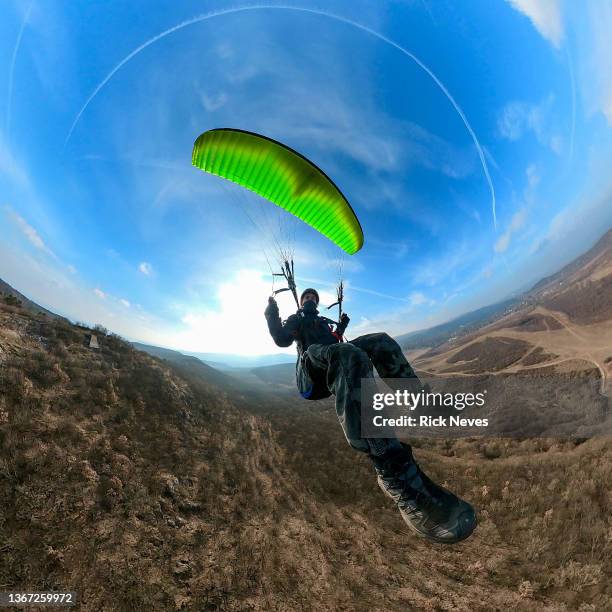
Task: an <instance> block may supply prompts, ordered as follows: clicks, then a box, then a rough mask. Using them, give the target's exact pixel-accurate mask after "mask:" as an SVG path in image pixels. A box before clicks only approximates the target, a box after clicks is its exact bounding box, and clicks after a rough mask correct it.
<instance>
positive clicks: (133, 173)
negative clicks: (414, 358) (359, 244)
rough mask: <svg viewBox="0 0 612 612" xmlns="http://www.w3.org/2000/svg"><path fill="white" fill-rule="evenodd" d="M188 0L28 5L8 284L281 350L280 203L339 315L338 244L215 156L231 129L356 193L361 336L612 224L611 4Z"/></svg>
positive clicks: (197, 338) (394, 326) (10, 57)
mask: <svg viewBox="0 0 612 612" xmlns="http://www.w3.org/2000/svg"><path fill="white" fill-rule="evenodd" d="M176 4H177V3H171V2H159V1H157V2H146V3H145V2H118V1H114V2H104V3H86V2H78V3H77V2H74V3H67V2H61V1H59V0H54V1H51V0H33V1H32V2H29V1H27V0H26V1H23V2H16V3H12V4H11V3H10V2H5V4H4V10H3V19H2V22H1V23H0V75H2V76H1V77H0V82H3V83H4V86H3V88H2V93H1V94H0V117H1V118H2V123H1V127H0V197H1V199H0V227H1V228H2V232H1V233H0V277H2V278H3V279H5V280H6V281H7V282H9V283H11V284H12V285H13V286H14V287H15V288H17V289H19V290H20V291H22V292H23V293H25V294H26V295H28V296H29V297H31V298H32V299H34V300H36V301H38V302H39V303H41V304H42V305H44V306H47V307H49V308H51V309H53V310H54V311H57V312H59V313H61V314H64V315H66V316H68V317H70V318H71V319H73V320H81V321H87V322H90V323H101V324H103V325H105V326H107V327H108V328H109V329H112V330H113V331H116V332H118V333H120V334H121V335H123V336H125V337H127V338H130V339H136V340H141V341H145V342H150V343H155V344H160V345H163V346H168V347H173V348H178V349H183V350H189V351H210V352H228V353H244V354H257V353H271V352H274V351H275V350H276V347H275V346H274V344H273V343H272V341H271V340H270V339H269V337H268V336H267V331H266V328H265V322H264V320H263V317H262V311H263V308H264V307H265V302H266V297H267V295H269V293H270V290H271V279H270V270H269V267H268V263H267V261H266V257H265V255H268V256H269V257H271V256H273V255H274V253H273V249H271V241H270V239H269V236H268V235H267V234H266V232H264V231H263V229H265V228H263V227H262V222H261V219H262V217H261V215H264V214H265V213H269V214H270V215H272V216H275V215H276V216H277V217H278V220H279V221H280V222H282V223H286V224H287V226H288V227H289V229H290V230H291V231H295V243H294V245H295V263H296V272H297V277H298V284H299V286H300V287H301V288H304V287H306V286H309V285H315V286H316V287H317V288H319V289H321V292H322V296H323V302H327V303H331V301H333V293H334V283H335V281H336V278H337V266H336V263H335V262H336V260H337V258H338V254H339V252H334V249H333V247H332V246H330V245H329V243H327V242H326V241H325V239H323V238H322V237H320V236H319V235H318V234H316V232H314V231H313V230H311V229H310V228H308V227H306V226H303V225H300V224H299V223H293V222H291V221H289V220H287V219H286V217H287V215H284V213H283V215H284V217H283V216H281V215H280V214H279V213H278V212H277V211H276V210H274V211H272V210H271V207H272V205H267V203H262V202H260V201H258V200H257V198H256V197H255V196H252V195H246V194H244V193H242V192H241V191H240V189H238V188H234V187H232V186H230V185H228V184H225V183H224V182H223V181H222V180H221V179H218V178H216V177H212V176H209V175H205V174H203V173H202V172H201V171H199V170H197V169H195V168H193V167H192V166H191V148H192V144H193V141H194V140H195V138H196V137H197V136H198V135H199V134H200V133H202V132H204V131H205V130H207V129H211V128H214V127H236V128H242V129H247V130H250V131H255V132H259V133H263V134H265V135H267V136H270V137H272V138H275V139H277V140H280V141H282V142H284V143H286V144H288V145H289V146H291V147H293V148H295V149H297V150H298V151H300V152H301V153H303V154H304V155H305V156H307V157H308V158H309V159H311V160H312V161H313V162H315V163H316V164H317V165H318V166H320V167H321V168H322V169H323V170H324V171H325V172H326V173H327V174H328V175H329V176H330V177H332V178H333V180H334V182H335V183H336V184H337V185H338V186H339V187H340V188H341V190H342V191H343V192H344V194H345V195H346V196H347V198H348V199H349V201H350V202H351V204H352V206H353V208H354V209H355V211H356V212H357V215H358V217H359V219H360V221H361V223H362V226H363V228H364V234H365V245H364V248H363V249H362V251H360V252H359V253H358V254H357V255H355V256H353V257H346V258H345V259H344V278H345V283H346V286H347V290H346V303H345V309H346V310H347V311H348V312H349V314H350V315H351V318H352V321H351V326H350V328H349V333H348V336H349V337H351V336H355V335H357V334H359V333H367V332H371V331H377V330H386V331H389V332H390V333H393V334H399V333H403V332H407V331H411V330H414V329H419V328H423V327H429V326H431V325H434V324H437V323H440V322H443V321H445V320H448V319H449V318H452V317H453V316H456V315H459V314H461V313H463V312H465V311H467V310H471V309H473V308H477V307H480V306H483V305H486V304H490V303H492V302H494V301H497V300H500V299H503V298H506V297H508V296H509V295H511V294H512V293H514V292H517V291H519V290H521V289H525V288H526V287H528V286H529V285H530V284H532V283H533V282H536V281H537V280H539V279H540V278H541V277H542V276H543V275H546V274H549V273H550V272H552V271H554V270H555V269H557V268H559V267H560V266H561V265H563V264H564V263H567V262H568V261H569V260H571V259H572V258H574V257H575V256H576V255H578V254H579V253H581V252H582V251H584V250H586V249H587V248H589V247H590V246H591V244H592V243H593V242H594V241H595V240H596V239H597V238H599V236H601V235H602V234H603V233H604V232H605V231H606V230H607V229H609V228H610V226H611V225H612V206H611V200H612V176H611V175H610V172H609V168H610V161H611V154H612V139H611V138H610V136H611V135H612V39H610V36H609V32H610V31H611V29H612V5H608V4H606V3H601V2H595V1H592V2H586V3H575V2H569V1H567V2H562V1H561V0H558V1H557V0H540V1H536V0H511V1H504V0H499V1H497V0H490V1H489V0H486V1H485V0H482V1H478V2H476V1H470V2H463V3H458V2H442V1H439V2H430V1H428V0H418V1H417V0H415V1H399V0H397V1H393V2H325V3H321V4H317V3H312V2H307V3H301V4H300V3H295V4H293V3H291V4H287V5H282V6H281V5H278V4H277V5H275V4H274V3H270V4H266V5H265V6H264V4H263V3H262V4H257V5H255V4H250V5H249V4H244V5H239V4H234V3H231V4H230V3H224V2H215V3H206V2H201V1H197V2H196V1H194V2H182V3H180V6H179V7H177V6H176ZM268 206H269V207H270V208H268ZM262 207H264V208H262ZM258 215H259V216H258ZM249 217H251V218H252V219H253V220H255V223H253V222H252V221H251V219H250V218H249ZM279 302H280V305H281V309H282V310H283V312H284V314H286V315H288V314H290V312H291V309H292V303H291V300H290V298H289V297H287V294H282V295H281V296H279Z"/></svg>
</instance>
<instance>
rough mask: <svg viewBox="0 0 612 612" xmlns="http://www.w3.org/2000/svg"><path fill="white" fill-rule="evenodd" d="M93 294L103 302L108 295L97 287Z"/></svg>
mask: <svg viewBox="0 0 612 612" xmlns="http://www.w3.org/2000/svg"><path fill="white" fill-rule="evenodd" d="M93 292H94V293H95V294H96V295H97V296H98V297H99V298H100V299H101V300H103V299H104V298H105V297H106V293H104V291H102V290H101V289H98V288H97V287H96V288H95V289H94V290H93Z"/></svg>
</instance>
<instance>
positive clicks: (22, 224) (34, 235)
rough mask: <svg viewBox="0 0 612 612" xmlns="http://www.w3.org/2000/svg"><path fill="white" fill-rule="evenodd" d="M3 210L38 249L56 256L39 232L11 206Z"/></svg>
mask: <svg viewBox="0 0 612 612" xmlns="http://www.w3.org/2000/svg"><path fill="white" fill-rule="evenodd" d="M5 211H6V213H7V214H8V216H9V217H10V219H11V220H12V221H13V223H14V224H15V225H16V226H17V227H18V228H19V230H20V231H21V233H22V234H23V235H24V236H25V237H26V238H27V239H28V241H29V242H30V244H32V245H34V246H35V247H36V248H37V249H39V250H40V251H43V252H44V253H46V254H47V255H49V256H51V257H53V258H54V259H56V258H57V256H56V255H55V253H54V252H53V251H52V250H51V249H50V248H49V247H48V246H47V245H46V244H45V242H44V240H43V239H42V238H41V237H40V234H39V233H38V232H37V231H36V229H34V228H33V227H32V226H31V225H30V224H29V223H28V222H27V221H26V220H25V219H24V218H23V217H22V216H20V215H18V214H17V213H16V212H15V211H14V210H13V209H12V208H10V207H8V206H7V207H5Z"/></svg>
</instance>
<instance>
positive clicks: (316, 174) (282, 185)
mask: <svg viewBox="0 0 612 612" xmlns="http://www.w3.org/2000/svg"><path fill="white" fill-rule="evenodd" d="M192 162H193V165H194V166H196V167H197V168H200V169H201V170H204V171H205V172H209V173H211V174H215V175H217V176H220V177H222V178H224V179H227V180H229V181H233V182H234V183H238V184H239V185H242V186H243V187H246V188H247V189H250V190H251V191H254V192H255V193H257V194H258V195H260V196H262V197H263V198H265V199H267V200H269V201H270V202H272V203H273V204H276V205H277V206H280V207H281V208H283V209H284V210H286V211H287V212H289V213H291V214H292V215H295V216H296V217H298V219H301V220H302V221H304V222H305V223H307V224H308V225H310V226H311V227H313V228H314V229H315V230H317V231H318V232H320V233H321V234H323V235H324V236H326V237H327V238H329V239H330V240H331V241H332V242H334V243H335V244H336V245H337V246H339V247H340V248H341V249H342V250H344V251H346V252H347V253H348V254H349V255H353V254H354V253H356V252H357V251H358V250H359V249H360V248H361V247H362V246H363V231H362V229H361V225H360V224H359V220H358V219H357V217H356V215H355V213H354V211H353V209H352V208H351V205H350V204H349V203H348V201H347V200H346V198H345V197H344V196H343V195H342V193H341V192H340V190H339V189H338V188H337V187H336V185H334V183H333V182H332V181H331V179H330V178H329V177H328V176H327V175H326V174H325V173H324V172H323V171H322V170H320V169H319V168H317V166H315V165H314V164H313V163H312V162H310V161H308V160H307V159H306V158H305V157H303V156H302V155H300V154H299V153H297V152H296V151H294V150H293V149H290V148H289V147H286V146H285V145H283V144H281V143H280V142H277V141H275V140H272V139H270V138H267V137H265V136H260V135H259V134H254V133H252V132H246V131H242V130H236V129H230V128H219V129H215V130H209V131H208V132H204V133H203V134H202V135H200V136H199V137H198V139H197V140H196V141H195V144H194V146H193V156H192Z"/></svg>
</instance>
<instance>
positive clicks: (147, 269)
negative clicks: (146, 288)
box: [138, 261, 153, 276]
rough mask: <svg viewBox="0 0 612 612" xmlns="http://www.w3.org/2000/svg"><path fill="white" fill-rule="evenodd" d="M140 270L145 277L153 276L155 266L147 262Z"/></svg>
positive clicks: (144, 262)
mask: <svg viewBox="0 0 612 612" xmlns="http://www.w3.org/2000/svg"><path fill="white" fill-rule="evenodd" d="M138 269H139V270H140V271H141V272H142V273H143V274H144V275H145V276H151V275H152V274H153V266H152V265H151V264H150V263H147V262H146V261H143V262H142V263H141V264H140V265H139V266H138Z"/></svg>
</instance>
